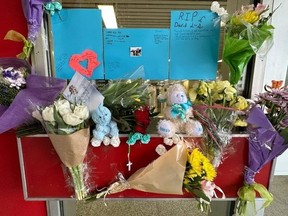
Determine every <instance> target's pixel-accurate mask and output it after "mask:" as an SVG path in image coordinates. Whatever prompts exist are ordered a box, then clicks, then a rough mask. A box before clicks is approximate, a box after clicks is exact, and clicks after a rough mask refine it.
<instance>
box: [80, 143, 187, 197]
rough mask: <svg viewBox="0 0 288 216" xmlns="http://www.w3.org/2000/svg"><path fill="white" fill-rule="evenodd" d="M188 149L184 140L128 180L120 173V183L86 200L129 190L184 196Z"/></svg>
mask: <svg viewBox="0 0 288 216" xmlns="http://www.w3.org/2000/svg"><path fill="white" fill-rule="evenodd" d="M186 149H187V146H186V144H185V143H184V142H183V140H182V141H181V142H179V143H178V144H176V145H175V146H173V148H171V149H170V150H169V151H167V152H166V153H165V154H163V155H162V156H160V157H158V158H157V159H156V160H154V161H152V162H151V163H150V164H148V165H147V166H146V167H143V168H141V169H139V170H137V171H136V172H135V173H134V174H132V175H131V176H130V177H129V178H128V179H127V180H125V178H124V177H123V175H122V174H121V173H119V175H118V178H119V181H117V182H115V183H113V184H111V185H110V186H109V187H108V188H107V189H106V190H104V191H101V192H99V191H97V192H96V193H95V194H91V195H90V196H89V197H87V198H86V199H85V200H86V201H93V200H95V199H98V198H101V197H104V198H105V197H106V196H107V195H109V194H114V193H120V192H122V191H124V190H128V189H135V190H139V191H144V192H150V193H161V194H179V195H182V194H183V189H182V185H183V177H184V172H185V165H186V161H187V154H186ZM171 174H172V175H171Z"/></svg>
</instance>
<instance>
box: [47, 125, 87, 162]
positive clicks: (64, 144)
mask: <svg viewBox="0 0 288 216" xmlns="http://www.w3.org/2000/svg"><path fill="white" fill-rule="evenodd" d="M48 136H49V138H50V140H51V142H52V145H53V147H54V149H55V151H56V152H57V154H58V156H59V157H60V160H61V161H62V163H63V164H64V165H65V166H66V167H74V166H77V165H79V164H81V163H83V160H84V158H85V155H86V152H87V147H88V144H89V140H90V129H89V128H85V129H82V130H79V131H76V132H75V133H73V134H70V135H57V134H48Z"/></svg>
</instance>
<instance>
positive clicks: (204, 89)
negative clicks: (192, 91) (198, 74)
mask: <svg viewBox="0 0 288 216" xmlns="http://www.w3.org/2000/svg"><path fill="white" fill-rule="evenodd" d="M210 92H211V89H210V88H209V86H208V84H207V83H206V82H204V81H201V82H200V84H199V87H198V95H203V96H205V97H207V96H208V94H210Z"/></svg>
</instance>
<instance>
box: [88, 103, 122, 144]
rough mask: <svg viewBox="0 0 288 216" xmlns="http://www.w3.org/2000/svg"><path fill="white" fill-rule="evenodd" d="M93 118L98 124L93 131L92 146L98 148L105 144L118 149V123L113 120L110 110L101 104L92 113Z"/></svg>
mask: <svg viewBox="0 0 288 216" xmlns="http://www.w3.org/2000/svg"><path fill="white" fill-rule="evenodd" d="M91 116H92V120H93V121H94V122H95V124H96V127H95V129H94V130H93V138H92V139H91V144H92V146H94V147H98V146H100V144H101V143H102V142H103V144H104V145H109V144H111V145H112V146H114V147H118V146H119V145H120V139H119V130H118V127H117V124H116V122H115V121H112V120H111V118H112V116H111V112H110V110H109V109H108V108H107V107H105V106H103V104H100V105H99V106H98V107H97V108H96V109H95V110H94V111H93V112H92V114H91Z"/></svg>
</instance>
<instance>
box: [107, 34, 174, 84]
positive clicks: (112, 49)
mask: <svg viewBox="0 0 288 216" xmlns="http://www.w3.org/2000/svg"><path fill="white" fill-rule="evenodd" d="M104 59H105V79H119V78H123V77H127V75H128V74H132V73H133V72H134V71H135V70H137V68H139V67H140V66H143V67H144V68H145V75H144V77H143V78H145V79H151V80H162V79H167V78H168V59H169V30H168V29H105V30H104Z"/></svg>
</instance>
